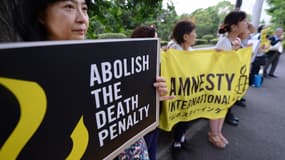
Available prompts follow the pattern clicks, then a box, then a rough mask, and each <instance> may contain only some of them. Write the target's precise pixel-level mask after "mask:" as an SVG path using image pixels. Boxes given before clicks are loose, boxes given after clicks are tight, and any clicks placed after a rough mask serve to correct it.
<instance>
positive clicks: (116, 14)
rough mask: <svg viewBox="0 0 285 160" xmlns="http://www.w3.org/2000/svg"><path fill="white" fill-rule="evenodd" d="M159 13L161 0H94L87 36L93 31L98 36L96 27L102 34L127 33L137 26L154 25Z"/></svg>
mask: <svg viewBox="0 0 285 160" xmlns="http://www.w3.org/2000/svg"><path fill="white" fill-rule="evenodd" d="M150 6H151V7H150ZM161 11H162V0H110V1H106V0H96V1H95V5H94V7H92V11H90V14H89V15H90V17H91V18H90V19H91V23H90V24H91V26H90V27H91V33H90V32H89V34H88V35H90V34H92V32H93V31H95V33H96V34H99V32H98V30H97V28H96V25H97V26H98V25H99V26H100V29H101V30H100V31H102V30H103V32H122V33H129V32H130V31H129V30H133V29H134V28H135V27H136V26H138V25H142V24H152V23H155V22H156V19H157V17H159V16H160V13H161ZM103 32H101V33H103ZM93 33H94V32H93Z"/></svg>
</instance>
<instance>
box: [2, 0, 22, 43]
mask: <svg viewBox="0 0 285 160" xmlns="http://www.w3.org/2000/svg"><path fill="white" fill-rule="evenodd" d="M1 1H2V2H1V5H0V42H13V41H20V40H21V38H20V36H19V35H18V32H17V29H16V22H15V20H16V17H17V15H16V13H17V11H16V8H17V7H16V4H17V3H18V1H17V0H1Z"/></svg>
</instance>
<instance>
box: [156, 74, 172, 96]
mask: <svg viewBox="0 0 285 160" xmlns="http://www.w3.org/2000/svg"><path fill="white" fill-rule="evenodd" d="M153 86H154V87H155V88H156V90H157V92H158V94H159V100H160V101H165V100H170V99H173V98H175V96H168V89H167V86H166V81H165V79H164V78H163V77H157V78H156V82H154V83H153Z"/></svg>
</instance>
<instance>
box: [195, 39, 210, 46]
mask: <svg viewBox="0 0 285 160" xmlns="http://www.w3.org/2000/svg"><path fill="white" fill-rule="evenodd" d="M199 44H208V40H206V39H196V45H199Z"/></svg>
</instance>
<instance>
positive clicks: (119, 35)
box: [98, 33, 127, 39]
mask: <svg viewBox="0 0 285 160" xmlns="http://www.w3.org/2000/svg"><path fill="white" fill-rule="evenodd" d="M118 38H127V36H126V35H125V34H123V33H102V34H98V39H118Z"/></svg>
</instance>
